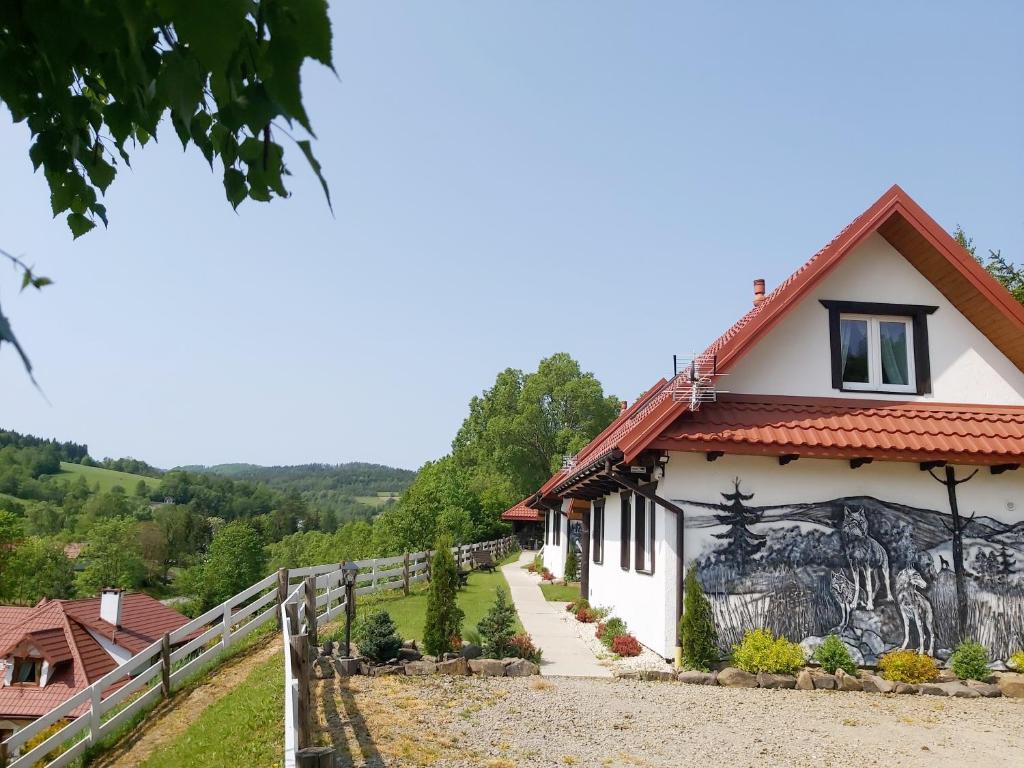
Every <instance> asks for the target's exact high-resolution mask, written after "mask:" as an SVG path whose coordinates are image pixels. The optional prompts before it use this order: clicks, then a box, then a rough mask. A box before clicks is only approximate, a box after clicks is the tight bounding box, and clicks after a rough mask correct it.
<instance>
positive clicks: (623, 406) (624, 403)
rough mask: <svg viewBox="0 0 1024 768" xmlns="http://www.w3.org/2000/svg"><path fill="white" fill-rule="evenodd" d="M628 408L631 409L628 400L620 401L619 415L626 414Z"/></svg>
mask: <svg viewBox="0 0 1024 768" xmlns="http://www.w3.org/2000/svg"><path fill="white" fill-rule="evenodd" d="M627 408H629V401H628V400H620V401H619V413H625V412H626V409H627Z"/></svg>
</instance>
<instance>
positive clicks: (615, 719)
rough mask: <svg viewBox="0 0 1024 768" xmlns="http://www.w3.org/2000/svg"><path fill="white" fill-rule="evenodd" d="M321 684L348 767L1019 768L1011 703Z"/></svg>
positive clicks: (1021, 741)
mask: <svg viewBox="0 0 1024 768" xmlns="http://www.w3.org/2000/svg"><path fill="white" fill-rule="evenodd" d="M319 685H320V688H319V695H320V697H321V705H322V711H321V718H322V721H323V725H324V728H325V730H326V731H328V732H329V737H330V738H331V739H332V741H333V742H334V743H335V744H336V745H337V746H339V754H340V755H341V756H342V757H343V758H347V759H349V760H352V762H351V763H346V762H342V764H343V765H349V764H353V765H356V766H366V767H367V768H383V767H384V766H387V767H388V768H390V767H391V766H427V765H436V766H452V767H453V768H469V767H471V766H472V767H473V768H553V767H554V766H566V765H580V766H601V767H602V768H612V767H614V766H649V767H651V768H654V767H660V766H666V767H667V766H671V767H672V768H677V767H678V766H680V765H700V764H701V763H702V762H703V761H711V760H713V761H714V763H713V764H714V766H715V768H722V767H725V768H732V767H733V766H755V765H756V766H831V765H835V766H874V765H877V766H886V767H887V768H888V767H890V766H958V767H960V768H969V767H971V766H986V768H991V767H994V766H1016V767H1017V768H1020V766H1022V765H1024V728H1022V726H1021V724H1022V723H1024V700H1019V699H1018V700H1010V699H991V700H989V699H982V700H978V699H973V700H965V699H947V698H936V697H930V696H892V697H888V696H883V695H881V694H868V693H838V692H834V691H787V690H764V689H726V688H705V687H703V686H692V685H683V684H680V683H655V682H650V683H647V682H639V681H630V680H616V679H612V680H596V679H586V678H539V677H534V678H519V679H510V678H505V679H501V678H498V679H494V678H491V679H481V678H475V677H467V678H447V677H431V678H405V677H386V678H361V677H356V678H348V679H344V678H339V679H335V680H325V681H323V682H322V683H320V684H319ZM327 735H328V734H325V736H327Z"/></svg>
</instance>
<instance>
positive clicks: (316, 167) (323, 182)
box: [295, 139, 334, 213]
mask: <svg viewBox="0 0 1024 768" xmlns="http://www.w3.org/2000/svg"><path fill="white" fill-rule="evenodd" d="M295 143H296V144H298V145H299V149H301V150H302V154H304V155H305V156H306V160H307V161H308V162H309V167H310V168H312V169H313V173H315V174H316V177H317V179H319V180H320V186H321V187H322V188H323V190H324V197H326V198H327V207H328V208H330V209H331V213H334V206H333V205H331V190H330V189H329V188H328V186H327V179H325V178H324V174H323V172H322V169H321V168H320V161H319V160H317V159H316V157H314V155H313V145H312V144H310V143H309V142H308V141H306V140H305V139H303V140H302V141H297V142H295Z"/></svg>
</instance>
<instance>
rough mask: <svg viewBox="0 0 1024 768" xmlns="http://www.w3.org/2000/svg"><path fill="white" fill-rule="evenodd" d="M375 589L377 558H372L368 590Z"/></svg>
mask: <svg viewBox="0 0 1024 768" xmlns="http://www.w3.org/2000/svg"><path fill="white" fill-rule="evenodd" d="M376 591H377V558H376V557H375V558H373V563H372V564H371V565H370V592H371V593H373V592H376Z"/></svg>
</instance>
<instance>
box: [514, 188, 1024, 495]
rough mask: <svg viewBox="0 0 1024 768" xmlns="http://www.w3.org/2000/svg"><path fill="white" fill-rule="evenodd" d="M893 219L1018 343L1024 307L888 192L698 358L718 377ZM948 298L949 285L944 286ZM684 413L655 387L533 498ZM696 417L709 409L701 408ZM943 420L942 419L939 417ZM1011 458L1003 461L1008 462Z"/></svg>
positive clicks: (909, 203)
mask: <svg viewBox="0 0 1024 768" xmlns="http://www.w3.org/2000/svg"><path fill="white" fill-rule="evenodd" d="M896 218H899V219H900V220H901V221H902V222H904V223H905V224H906V226H908V227H910V228H911V229H912V230H913V231H914V232H915V233H917V234H918V235H919V236H920V237H921V238H922V239H923V240H925V241H927V243H928V246H929V248H931V249H932V250H933V251H934V255H935V258H937V259H940V260H942V261H943V263H946V264H947V266H949V269H950V271H951V273H954V274H955V279H954V280H953V282H959V283H961V284H969V285H970V286H971V289H972V291H973V292H974V293H973V294H972V295H971V299H970V301H971V302H972V305H973V306H974V307H975V308H974V309H972V310H971V311H972V312H977V309H976V307H977V306H978V305H979V304H982V305H984V306H985V307H987V311H988V312H989V313H990V314H993V315H996V316H998V317H999V318H1000V319H1001V321H1002V322H1003V332H1004V333H1005V329H1007V328H1010V329H1016V332H1015V333H1010V334H1008V336H1007V337H1008V338H1011V339H1013V340H1015V341H1016V340H1019V339H1020V338H1021V337H1022V336H1024V307H1021V305H1020V304H1019V303H1017V302H1016V301H1015V300H1014V299H1013V297H1012V296H1011V295H1010V294H1009V293H1008V292H1007V291H1006V290H1005V289H1004V288H1003V287H1002V286H1001V285H999V283H998V282H997V281H996V280H995V279H993V278H992V277H991V275H989V274H988V273H987V272H986V271H985V270H984V269H983V268H982V267H981V266H980V265H979V264H978V263H977V262H976V261H975V260H974V259H973V258H972V257H971V256H970V255H969V254H968V253H967V252H966V251H964V249H963V248H962V247H960V246H959V245H958V244H957V243H956V241H955V240H953V238H952V237H950V235H949V233H948V232H946V231H945V230H943V229H942V227H940V226H939V225H938V224H937V223H936V222H935V221H934V220H933V219H932V218H931V217H930V216H928V214H927V213H925V211H924V210H923V209H922V208H921V207H920V206H919V205H917V203H916V202H914V201H913V200H912V199H911V198H910V196H909V195H907V193H906V192H904V191H903V190H902V189H901V188H900V187H899V186H896V185H894V186H893V187H891V188H890V189H889V190H887V191H886V192H885V194H883V195H882V196H881V197H880V198H879V199H878V200H877V201H875V203H874V204H873V205H872V206H871V207H870V208H868V209H867V210H866V211H865V212H864V213H862V214H861V215H860V216H858V217H857V218H855V219H854V220H853V221H852V222H850V224H849V225H847V226H846V227H845V228H844V229H843V230H842V231H841V232H840V233H839V234H838V235H836V237H834V238H833V239H832V240H831V241H830V242H829V243H828V244H827V245H825V247H824V248H822V249H821V250H820V251H818V252H817V253H816V254H814V256H812V257H811V258H810V260H808V261H807V263H805V264H804V265H803V266H801V267H800V268H799V269H798V270H797V271H796V272H794V273H793V274H792V275H790V276H789V277H788V278H787V279H786V280H784V281H783V282H782V283H780V284H779V285H778V286H777V287H776V288H775V289H774V290H773V291H771V292H770V293H769V294H768V295H767V296H765V297H764V299H763V300H762V301H761V302H760V303H758V304H757V305H755V306H754V307H753V308H752V309H750V310H749V311H748V312H747V313H746V314H744V315H743V317H741V318H740V319H739V320H738V321H737V322H736V323H735V324H733V325H732V326H731V327H730V328H729V329H728V330H727V331H726V332H725V333H723V334H722V335H721V336H719V337H718V338H717V339H716V340H715V341H714V342H712V344H711V345H710V346H709V347H708V348H707V350H706V351H705V353H704V355H706V356H709V357H710V356H714V358H715V360H716V362H717V367H718V371H719V372H721V373H724V372H726V371H727V370H728V369H729V368H730V367H731V366H732V365H734V364H735V363H736V362H737V361H738V360H739V359H740V358H741V357H742V356H743V354H745V353H746V352H747V351H748V350H749V349H750V348H752V347H753V345H754V344H755V343H756V342H757V341H758V340H759V339H760V338H762V337H763V336H764V334H766V333H767V332H768V331H769V330H771V328H772V327H774V325H775V323H777V322H778V321H779V320H780V319H781V318H782V316H783V315H784V314H785V312H786V311H787V310H788V309H789V308H791V307H793V306H795V305H796V303H797V302H798V301H799V300H800V299H801V298H803V297H804V296H805V295H806V293H807V292H808V291H809V290H810V289H811V288H812V287H813V286H814V285H816V284H817V283H818V281H820V280H821V279H822V278H824V277H825V275H827V274H828V273H829V272H830V271H831V270H832V269H833V268H834V267H835V266H836V265H837V264H839V263H840V262H841V261H842V259H843V258H844V257H845V256H846V255H847V254H849V253H850V252H851V251H852V250H853V249H854V248H855V247H856V246H857V245H859V244H860V243H862V242H863V241H864V239H865V238H867V237H868V236H869V235H871V234H872V233H874V232H876V231H878V230H879V229H880V228H881V227H883V226H889V224H890V223H891V221H893V220H895V219H896ZM946 288H947V290H946V291H944V293H947V291H948V285H947V286H946ZM947 297H948V298H949V299H950V300H951V301H952V302H953V303H954V305H956V306H957V307H958V308H959V309H961V310H962V311H966V309H965V307H964V306H962V304H961V302H960V301H959V300H958V299H957V297H956V296H953V295H950V294H949V293H947ZM1007 337H1003V338H995V337H992V341H993V343H995V344H996V346H998V347H1000V348H1001V349H1003V350H1004V351H1005V352H1007V354H1008V355H1009V356H1011V359H1015V357H1014V354H1013V351H1012V350H1010V349H1009V348H1008V347H1007V346H1006V345H1007V344H1009V343H1010V342H1008V341H1007V340H1006V338H1007ZM688 410H689V405H688V403H687V402H686V401H685V400H676V399H674V398H673V397H672V382H671V381H669V382H665V381H664V380H662V381H660V382H658V384H656V385H655V386H654V387H653V388H652V389H651V390H649V391H648V392H647V393H646V394H645V395H644V396H643V397H642V398H640V399H639V400H638V401H637V402H636V403H634V404H633V406H632V407H631V408H629V409H628V410H627V411H626V412H625V413H623V414H622V415H620V416H619V417H618V418H617V419H616V420H615V421H614V422H612V424H611V425H610V426H609V427H608V429H606V430H605V431H604V432H602V433H601V434H600V435H598V436H597V437H596V438H594V440H592V441H591V442H590V444H588V445H587V446H586V447H585V448H584V449H583V450H582V451H580V453H579V454H577V456H576V458H575V461H574V462H573V465H572V468H571V469H569V470H565V469H563V470H561V471H559V472H557V473H555V475H553V476H552V477H551V478H550V479H549V480H548V481H547V483H545V484H544V486H543V487H542V488H541V489H540V491H538V493H537V494H536V495H535V497H533V498H535V499H538V500H539V499H543V498H544V497H549V496H552V495H556V494H555V493H554V491H555V489H556V488H558V487H559V486H560V485H562V484H563V483H565V482H566V481H567V480H569V479H570V478H571V477H573V476H574V475H575V474H577V473H579V472H580V471H582V470H583V469H585V468H587V467H588V466H591V465H594V464H596V463H597V462H600V461H603V460H604V459H605V458H606V457H607V456H609V455H610V454H611V453H612V452H614V451H618V452H621V454H622V457H621V459H622V461H624V462H629V461H632V460H633V459H635V458H636V457H637V456H638V455H639V454H640V453H641V452H642V451H644V450H645V449H647V448H649V447H652V446H653V445H654V443H655V442H656V441H657V440H658V438H659V436H660V435H661V433H662V430H664V429H665V428H666V427H668V426H669V425H670V424H672V423H673V422H674V421H675V420H676V419H678V418H679V417H680V416H681V415H682V414H684V413H686V412H687V411H688ZM702 410H715V409H714V408H713V407H712V406H704V408H703V409H702ZM940 418H941V417H940ZM1013 455H1015V454H1013V453H1007V454H1004V456H1013Z"/></svg>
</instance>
